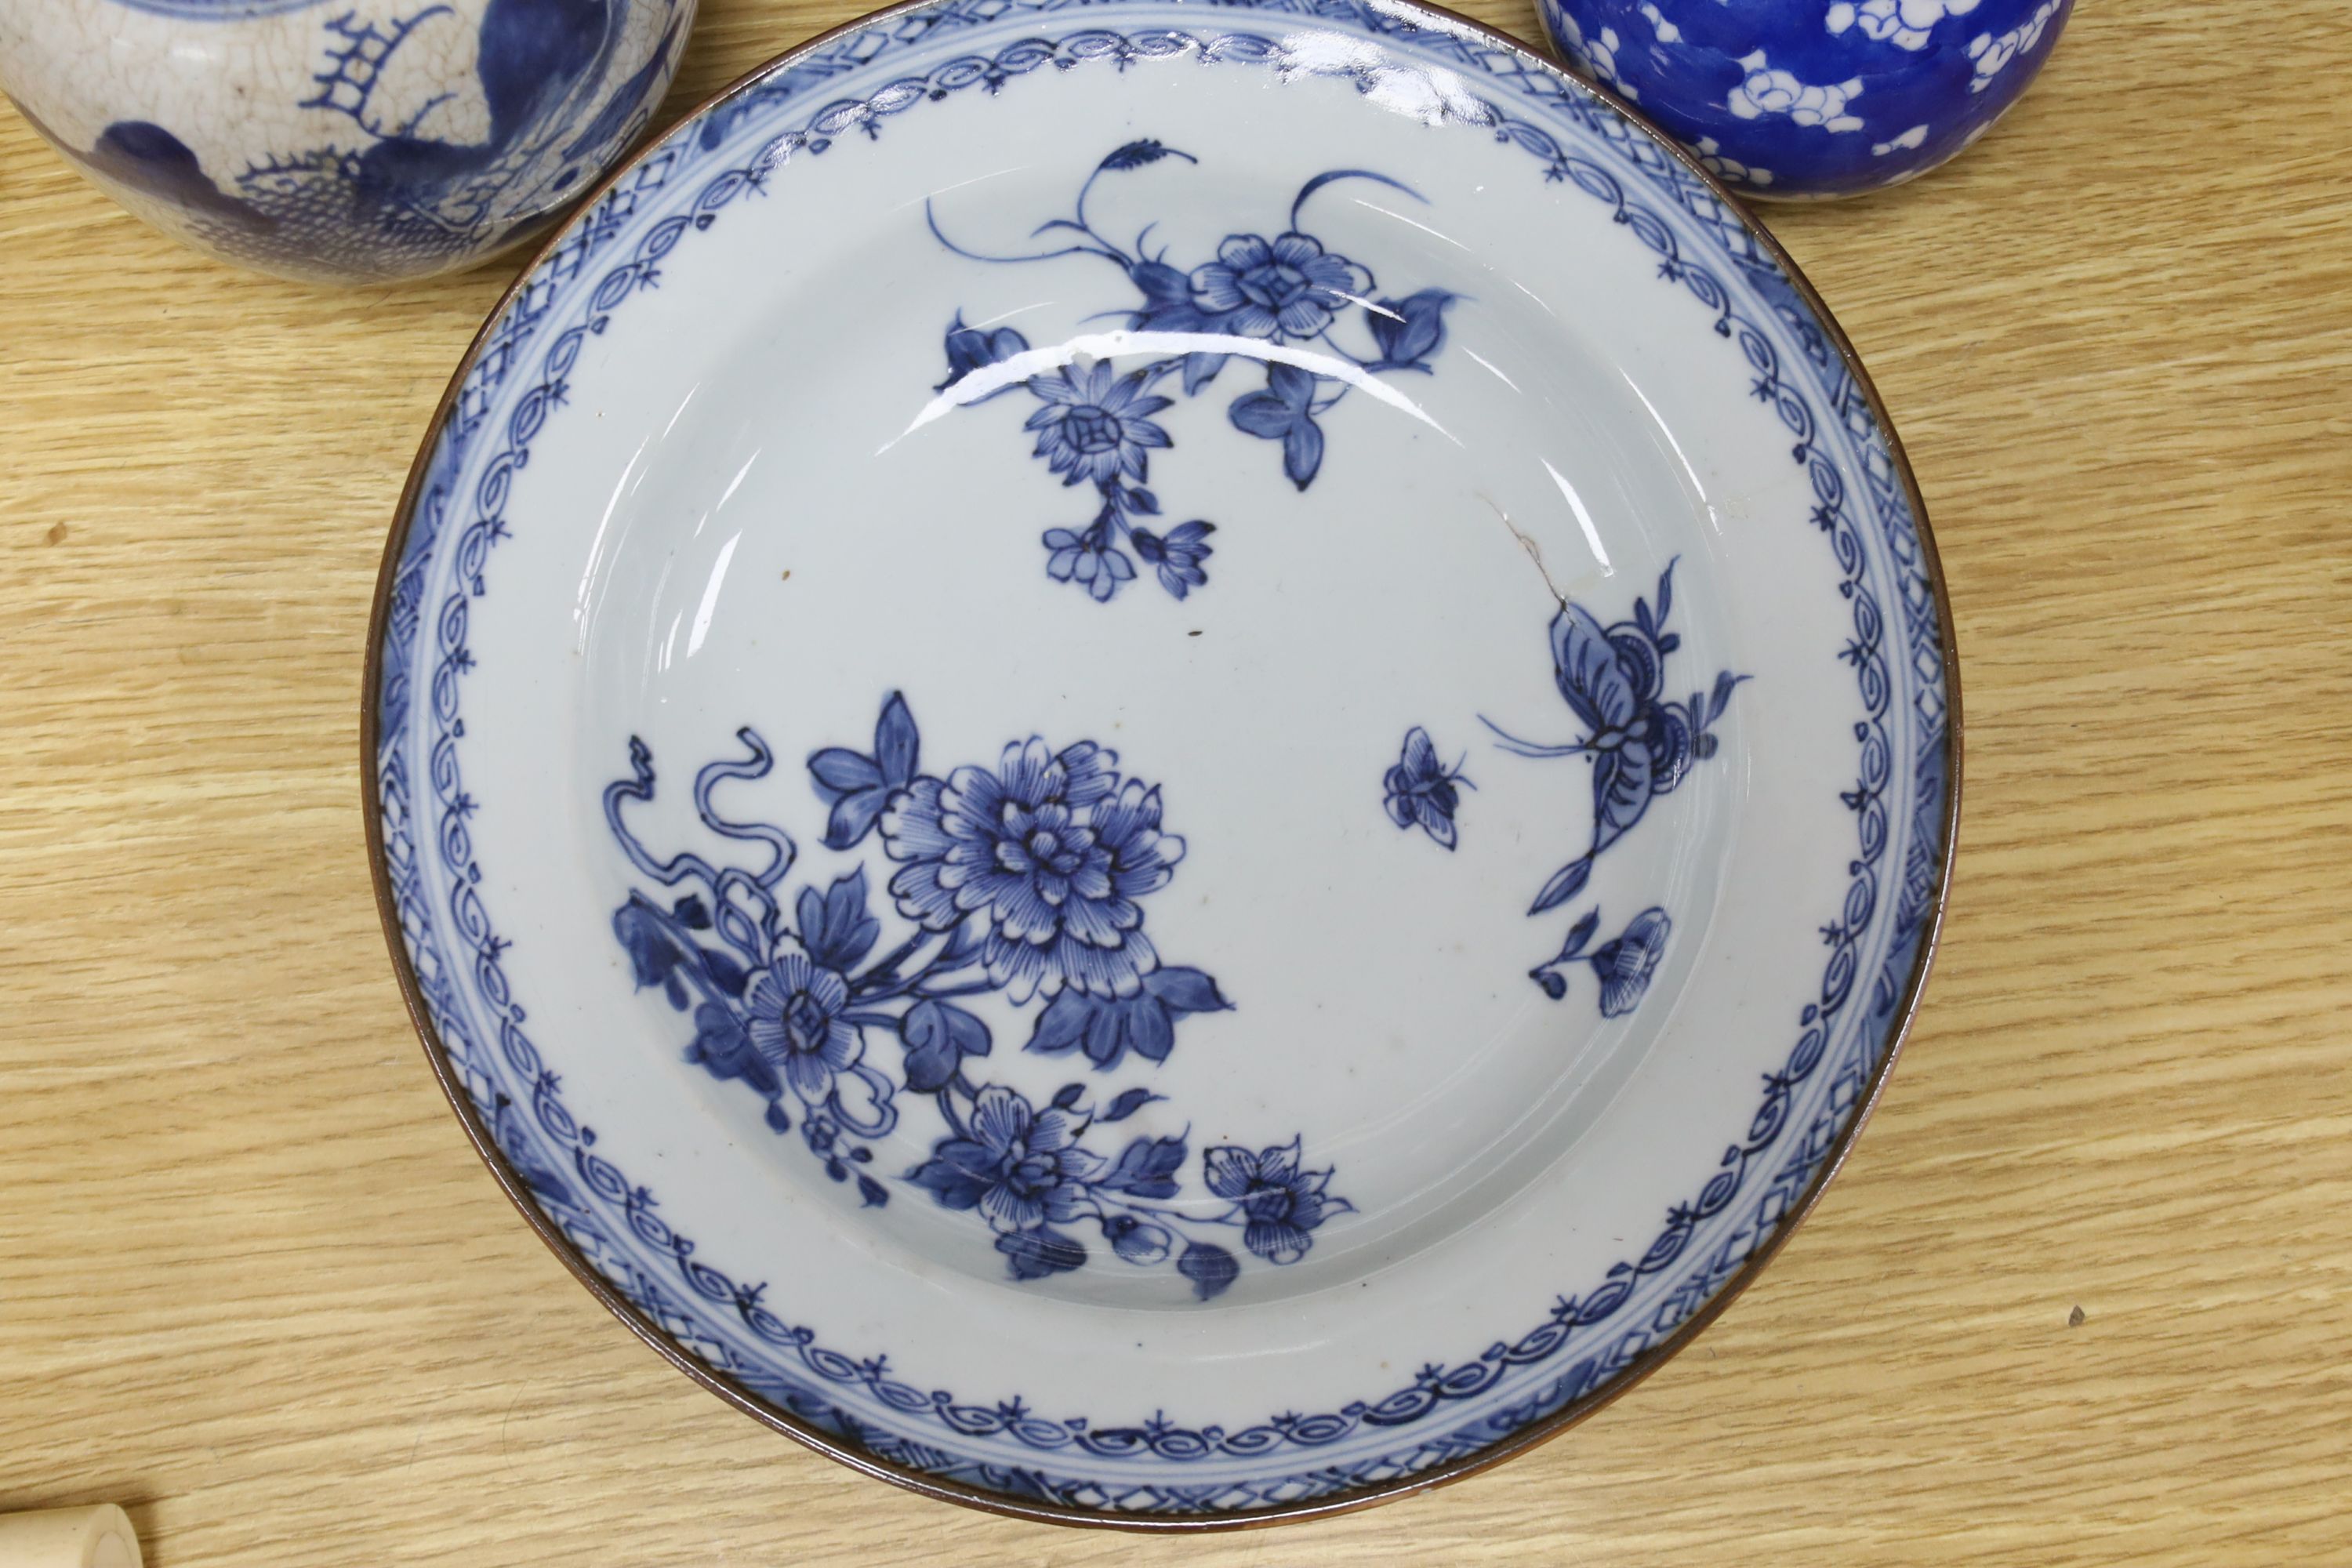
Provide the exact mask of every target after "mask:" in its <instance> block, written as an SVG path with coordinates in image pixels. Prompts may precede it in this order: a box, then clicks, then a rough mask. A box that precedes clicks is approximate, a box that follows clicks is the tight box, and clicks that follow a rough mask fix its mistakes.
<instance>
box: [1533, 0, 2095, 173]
mask: <svg viewBox="0 0 2352 1568" xmlns="http://www.w3.org/2000/svg"><path fill="white" fill-rule="evenodd" d="M1538 5H1540V7H1541V9H1542V12H1543V19H1544V26H1545V27H1546V28H1547V29H1549V32H1550V34H1551V37H1552V42H1553V44H1554V45H1556V46H1557V47H1559V51H1560V52H1561V54H1563V55H1564V56H1566V57H1567V58H1568V59H1569V61H1570V63H1571V64H1573V65H1575V66H1577V67H1578V68H1580V69H1581V70H1583V71H1584V72H1585V73H1586V74H1587V75H1589V76H1591V77H1592V78H1594V79H1596V80H1599V81H1601V82H1602V83H1605V84H1606V85H1608V86H1610V87H1612V88H1614V89H1617V90H1618V91H1619V92H1621V93H1622V94H1623V95H1624V96H1625V97H1626V98H1628V99H1631V100H1633V102H1634V103H1635V104H1636V105H1637V106H1638V107H1639V108H1640V109H1641V110H1643V113H1645V114H1647V115H1649V116H1650V118H1651V119H1653V120H1654V121H1657V122H1658V124H1659V125H1660V126H1662V127H1663V128H1664V129H1665V130H1666V131H1667V132H1670V133H1672V134H1673V135H1674V136H1675V137H1676V138H1678V139H1679V140H1681V141H1682V142H1683V143H1684V144H1685V145H1686V146H1688V147H1689V148H1690V149H1691V150H1692V151H1693V152H1694V153H1696V154H1697V155H1698V157H1699V160H1700V162H1702V163H1705V164H1706V166H1707V167H1708V168H1709V169H1711V170H1713V171H1714V172H1715V173H1716V174H1717V175H1718V176H1720V177H1721V178H1722V180H1723V181H1724V183H1725V184H1728V185H1730V186H1731V187H1732V188H1733V189H1734V190H1736V191H1738V192H1740V193H1741V194H1742V195H1750V196H1772V197H1821V196H1843V195H1856V194H1858V193H1860V192H1863V191H1870V190H1876V189H1878V188H1879V187H1880V186H1883V185H1891V184H1895V183H1896V182H1898V181H1902V180H1907V179H1910V178H1911V177H1912V176H1914V175H1916V174H1926V173H1927V171H1928V170H1930V169H1932V168H1934V167H1935V166H1936V165H1937V164H1938V163H1942V162H1944V160H1946V159H1947V158H1949V157H1951V156H1952V155H1953V154H1954V153H1958V152H1959V151H1960V150H1961V149H1962V148H1964V147H1966V146H1968V145H1969V143H1970V142H1974V141H1975V140H1976V139H1977V138H1978V137H1979V136H1981V135H1983V134H1984V133H1985V132H1987V131H1989V130H1990V129H1991V128H1992V123H1993V121H1996V120H1998V119H2000V116H2001V113H2002V112H2003V111H2004V110H2007V109H2008V108H2009V106H2010V105H2011V104H2012V103H2014V102H2016V101H2017V99H2018V97H2019V95H2020V94H2021V93H2022V92H2024V90H2025V88H2026V84H2027V83H2029V82H2031V81H2032V79H2033V77H2034V74H2035V73H2036V72H2038V71H2039V70H2041V68H2042V62H2043V61H2044V60H2046V59H2048V58H2049V57H2050V51H2051V49H2052V48H2053V47H2054V46H2055V45H2056V43H2057V41H2058V34H2059V31H2060V30H2061V29H2062V28H2063V27H2064V26H2065V25H2066V16H2067V14H2068V12H2069V11H2071V10H2072V9H2073V6H2074V0H1538Z"/></svg>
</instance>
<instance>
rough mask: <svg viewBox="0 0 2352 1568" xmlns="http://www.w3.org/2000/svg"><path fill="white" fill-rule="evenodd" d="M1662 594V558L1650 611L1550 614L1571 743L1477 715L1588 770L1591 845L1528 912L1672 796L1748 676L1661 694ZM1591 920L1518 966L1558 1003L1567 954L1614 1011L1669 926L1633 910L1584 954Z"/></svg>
mask: <svg viewBox="0 0 2352 1568" xmlns="http://www.w3.org/2000/svg"><path fill="white" fill-rule="evenodd" d="M1674 591H1675V563H1674V562H1668V563H1666V569H1665V571H1664V572H1663V573H1662V574H1659V577H1658V602H1657V605H1656V607H1655V608H1652V606H1651V605H1650V603H1649V601H1648V600H1646V599H1641V598H1637V599H1635V600H1634V601H1633V618H1632V619H1630V620H1623V621H1615V622H1612V623H1611V624H1609V625H1607V626H1603V625H1602V624H1601V621H1600V619H1599V618H1598V617H1597V616H1594V615H1593V614H1592V612H1591V611H1590V610H1588V609H1586V608H1585V607H1584V606H1583V605H1578V604H1573V603H1566V604H1563V605H1561V606H1560V608H1559V614H1558V615H1556V616H1553V617H1552V623H1551V655H1552V670H1553V680H1554V683H1555V684H1556V685H1557V686H1558V687H1559V694H1560V696H1561V697H1562V698H1563V699H1564V700H1566V701H1567V703H1568V706H1569V709H1570V711H1571V712H1573V713H1574V714H1575V715H1576V717H1577V718H1578V720H1580V721H1581V722H1582V723H1583V725H1584V727H1585V733H1584V734H1583V735H1582V736H1580V737H1579V738H1578V739H1577V740H1574V741H1571V742H1565V743H1562V744H1557V745H1554V744H1545V743H1539V742H1532V741H1523V740H1521V739H1519V738H1518V737H1517V736H1516V735H1513V734H1511V733H1510V732H1509V731H1506V730H1504V729H1502V728H1501V727H1500V726H1498V725H1496V723H1495V722H1494V721H1492V720H1490V719H1487V718H1486V716H1485V715H1483V714H1482V715H1480V716H1479V721H1480V722H1481V723H1483V724H1485V725H1486V727H1487V728H1488V729H1489V730H1492V731H1494V732H1495V733H1496V735H1497V736H1499V737H1500V738H1501V742H1502V743H1501V746H1500V749H1501V750H1503V751H1506V752H1510V753H1511V754H1512V755H1514V756H1520V757H1537V758H1556V757H1580V758H1582V759H1583V760H1584V762H1585V763H1586V764H1587V765H1588V766H1590V767H1591V769H1592V838H1591V844H1590V845H1589V846H1588V847H1586V849H1585V851H1584V853H1583V854H1581V855H1579V856H1578V857H1577V858H1575V859H1573V860H1570V862H1569V863H1568V864H1567V865H1565V866H1562V867H1561V868H1559V870H1557V871H1555V872H1553V873H1552V875H1551V878H1550V879H1549V880H1548V881H1546V882H1545V883H1544V885H1543V888H1542V889H1541V890H1539V891H1538V893H1537V894H1536V899H1535V903H1534V905H1533V906H1532V907H1531V908H1529V910H1528V914H1530V915H1539V914H1542V913H1543V912H1544V911H1546V910H1551V909H1556V908H1558V907H1559V905H1561V904H1564V903H1566V902H1567V901H1568V900H1570V899H1573V898H1574V897H1576V896H1577V894H1579V893H1580V892H1582V891H1583V890H1584V886H1585V884H1586V882H1588V881H1589V880H1591V876H1592V867H1593V863H1594V862H1595V861H1596V860H1598V859H1599V858H1601V853H1602V852H1603V851H1605V850H1606V849H1608V848H1609V847H1610V846H1611V845H1612V844H1615V843H1616V842H1617V841H1618V840H1619V839H1621V838H1622V837H1625V835H1626V834H1628V833H1630V832H1632V831H1633V827H1634V826H1635V825H1636V824H1638V823H1639V822H1640V821H1641V820H1642V818H1643V815H1644V814H1646V813H1647V812H1648V810H1649V809H1650V803H1651V802H1652V801H1653V800H1655V799H1657V798H1658V797H1660V796H1662V795H1671V794H1673V793H1674V791H1675V789H1676V788H1677V787H1678V786H1679V785H1680V784H1682V782H1683V780H1684V779H1685V778H1687V777H1688V776H1689V775H1690V770H1691V768H1692V766H1693V765H1694V764H1695V763H1699V762H1703V761H1705V760H1706V759H1707V758H1709V757H1712V756H1714V755H1715V753H1716V749H1717V742H1716V736H1715V734H1714V733H1713V731H1712V729H1711V726H1713V725H1714V724H1715V723H1716V721H1718V720H1720V719H1721V718H1722V717H1723V715H1724V711H1725V710H1727V708H1728V707H1729V706H1730V704H1731V694H1732V692H1733V690H1734V689H1737V688H1738V685H1739V683H1740V682H1741V681H1743V680H1746V679H1748V677H1746V676H1744V675H1734V674H1732V673H1731V671H1729V670H1724V671H1721V672H1720V673H1718V674H1717V676H1716V678H1715V688H1714V690H1713V691H1712V692H1711V693H1710V692H1706V691H1694V692H1692V693H1691V694H1690V697H1689V700H1687V701H1667V700H1664V690H1665V679H1666V659H1667V658H1668V656H1670V655H1671V654H1673V653H1674V652H1675V649H1676V648H1678V647H1681V646H1682V637H1680V636H1679V635H1678V634H1676V633H1675V632H1671V631H1668V630H1667V629H1666V617H1667V616H1668V614H1669V612H1670V611H1671V610H1672V609H1673V607H1674ZM1600 924H1601V912H1600V910H1597V909H1596V910H1592V911H1591V912H1590V913H1589V914H1587V915H1586V916H1585V917H1584V918H1583V919H1581V920H1580V921H1577V922H1576V924H1575V925H1574V926H1573V927H1571V928H1570V931H1569V933H1568V940H1567V941H1566V942H1564V943H1563V944H1562V945H1561V947H1560V951H1559V955H1558V956H1557V957H1555V958H1553V959H1551V960H1549V962H1547V963H1542V964H1539V965H1538V966H1537V967H1536V968H1534V969H1531V970H1529V971H1528V976H1529V978H1531V979H1533V980H1534V981H1535V982H1536V984H1538V985H1540V986H1542V987H1543V989H1544V993H1545V994H1547V995H1549V996H1550V997H1551V998H1552V1000H1554V1001H1558V1000H1559V999H1560V998H1561V997H1563V996H1565V995H1566V994H1568V980H1567V977H1566V976H1565V975H1564V974H1563V973H1561V971H1562V970H1563V969H1565V968H1566V967H1567V966H1568V965H1569V964H1570V963H1574V962H1576V961H1578V960H1579V959H1582V960H1583V961H1585V962H1587V963H1591V965H1592V966H1593V969H1594V971H1595V973H1597V974H1598V975H1599V976H1600V979H1601V1012H1602V1014H1603V1015H1604V1016H1610V1017H1615V1016H1620V1015H1622V1014H1624V1013H1628V1012H1631V1011H1632V1010H1633V1006H1634V1005H1635V1004H1636V1003H1638V1002H1639V1001H1640V1000H1641V996H1642V993H1643V991H1644V990H1645V989H1647V987H1648V985H1649V983H1650V975H1651V973H1652V972H1653V971H1654V970H1655V969H1656V968H1657V964H1658V960H1659V958H1660V957H1661V956H1662V955H1663V954H1664V951H1665V942H1666V937H1667V934H1668V932H1669V931H1671V930H1672V922H1671V921H1669V920H1668V919H1667V917H1666V913H1665V911H1664V910H1661V909H1656V908H1652V909H1648V910H1643V912H1642V913H1641V914H1639V915H1636V916H1635V917H1634V918H1633V921H1632V923H1631V924H1629V925H1628V926H1627V927H1626V928H1625V930H1624V931H1623V932H1622V934H1621V935H1619V936H1617V937H1616V938H1614V939H1612V941H1610V942H1606V943H1604V944H1602V946H1601V948H1599V949H1597V950H1594V951H1592V952H1587V951H1586V949H1587V945H1588V944H1589V943H1590V942H1591V940H1592V938H1593V936H1594V935H1595V934H1596V933H1597V932H1598V931H1599V930H1600Z"/></svg>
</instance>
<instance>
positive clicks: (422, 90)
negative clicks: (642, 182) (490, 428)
mask: <svg viewBox="0 0 2352 1568" xmlns="http://www.w3.org/2000/svg"><path fill="white" fill-rule="evenodd" d="M694 7H695V0H10V3H9V4H6V5H0V88H5V90H6V91H7V94H8V96H9V97H10V98H11V99H13V100H15V101H16V106H17V108H18V110H20V111H21V112H22V113H23V114H24V116H25V118H26V121H28V122H29V123H30V124H31V125H32V127H33V128H34V129H35V130H36V131H37V132H40V133H41V134H42V135H43V136H44V137H46V138H47V140H48V141H49V142H51V143H52V144H53V145H54V146H56V147H57V149H58V151H59V152H60V153H64V154H65V155H66V157H67V158H68V160H70V161H71V162H72V163H73V164H74V165H75V167H77V168H78V169H79V170H80V171H81V172H82V173H83V174H85V175H87V176H89V179H90V181H91V182H92V183H93V184H96V185H98V186H99V187H100V189H101V190H104V191H105V192H106V193H107V194H108V195H111V196H113V197H114V198H115V199H116V200H118V201H120V202H121V204H122V205H124V206H126V207H128V208H130V209H131V211H132V212H133V213H136V214H137V215H138V216H141V217H142V218H144V219H146V220H147V221H148V222H149V223H152V224H153V225H154V226H156V227H158V228H160V229H162V230H163V231H164V232H165V233H167V234H170V235H173V236H174V237H177V238H180V239H183V240H184V241H186V242H187V243H188V244H190V245H193V246H194V247H196V248H197V249H199V250H204V251H208V252H210V253H211V254H213V255H215V256H218V257H220V258H224V259H226V260H228V261H233V262H236V263H239V264H241V265H244V266H248V267H254V268H259V269H261V270H263V271H265V272H273V273H278V274H280V275H282V276H286V277H289V278H296V279H304V280H309V281H320V282H334V283H362V282H380V281H383V280H387V279H401V278H412V277H419V276H423V275H425V274H428V273H434V272H443V271H447V270H449V269H451V268H457V267H463V266H467V265H468V264H470V263H472V262H476V261H479V260H481V259H482V258H485V257H488V256H489V255H491V254H493V253H494V252H496V251H498V250H500V249H503V248H505V247H507V246H509V245H512V244H514V243H515V242H516V241H518V240H520V239H522V238H525V237H528V236H530V234H532V233H533V232H535V231H537V230H539V229H541V228H542V227H544V226H545V223H546V221H547V219H548V218H549V217H550V216H551V215H553V214H554V213H555V212H557V211H558V210H560V209H561V208H562V206H563V205H565V204H567V203H569V202H572V201H576V200H577V199H578V198H579V197H580V196H581V195H583V193H585V192H586V191H588V190H589V189H591V188H592V187H593V186H594V185H595V184H596V183H597V181H598V179H599V178H600V177H601V176H602V175H603V174H604V171H605V170H606V169H607V168H609V167H610V166H611V165H612V164H613V163H614V161H615V160H617V159H618V158H619V157H620V156H621V154H622V153H625V152H626V151H628V149H629V147H630V145H631V143H633V142H635V140H636V138H637V137H638V136H639V134H641V133H642V132H644V131H645V129H646V125H647V124H648V122H649V121H651V119H652V117H653V112H654V110H655V108H656V105H658V104H659V103H660V101H661V96H662V94H663V92H664V91H666V90H667V89H668V87H669V81H670V77H671V74H672V73H673V72H674V71H675V70H676V68H677V59H678V56H679V53H680V52H681V51H682V50H683V49H684V48H685V47H686V39H687V34H688V31H689V30H690V29H691V28H692V26H693V25H694Z"/></svg>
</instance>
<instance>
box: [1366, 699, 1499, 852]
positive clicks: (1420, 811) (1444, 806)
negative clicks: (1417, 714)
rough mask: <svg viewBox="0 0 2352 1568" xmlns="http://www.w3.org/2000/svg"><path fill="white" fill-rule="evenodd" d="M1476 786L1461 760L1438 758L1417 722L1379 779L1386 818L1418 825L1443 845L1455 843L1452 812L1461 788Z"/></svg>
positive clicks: (1459, 799)
mask: <svg viewBox="0 0 2352 1568" xmlns="http://www.w3.org/2000/svg"><path fill="white" fill-rule="evenodd" d="M1477 787H1478V786H1477V785H1476V784H1472V783H1471V782H1470V781H1469V780H1468V779H1466V778H1465V777H1463V775H1462V767H1461V764H1460V763H1456V764H1455V765H1454V766H1453V767H1451V768H1449V767H1447V766H1446V765H1445V764H1444V763H1442V762H1440V761H1439V760H1438V756H1437V745H1436V742H1433V741H1432V740H1431V739H1430V738H1429V731H1426V730H1424V729H1423V728H1422V727H1421V726H1420V725H1418V724H1416V725H1414V726H1413V727H1412V729H1410V730H1408V731H1405V737H1404V751H1403V753H1402V755H1401V756H1399V757H1398V759H1397V764H1396V766H1394V767H1392V768H1391V769H1390V770H1389V771H1388V773H1387V776H1386V777H1385V778H1383V779H1382V781H1381V788H1382V789H1383V790H1384V791H1385V792H1386V797H1385V799H1384V800H1383V802H1382V804H1383V805H1386V806H1387V807H1388V811H1389V820H1390V821H1391V822H1393V823H1395V824H1396V825H1397V826H1399V827H1403V828H1412V827H1413V826H1419V827H1420V829H1421V830H1422V831H1423V833H1426V834H1428V835H1429V836H1430V837H1432V838H1433V839H1435V840H1436V841H1437V842H1438V843H1439V844H1441V845H1443V846H1444V847H1446V848H1448V849H1451V848H1453V847H1454V843H1455V840H1456V836H1455V833H1454V813H1455V812H1456V811H1458V810H1460V809H1461V806H1462V791H1464V790H1465V789H1476V788H1477Z"/></svg>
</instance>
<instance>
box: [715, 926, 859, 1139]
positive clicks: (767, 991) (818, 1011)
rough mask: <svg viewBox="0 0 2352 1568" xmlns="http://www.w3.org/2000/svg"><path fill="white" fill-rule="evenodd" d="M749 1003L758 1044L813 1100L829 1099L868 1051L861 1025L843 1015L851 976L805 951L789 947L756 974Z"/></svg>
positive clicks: (816, 1102)
mask: <svg viewBox="0 0 2352 1568" xmlns="http://www.w3.org/2000/svg"><path fill="white" fill-rule="evenodd" d="M743 1005H744V1008H745V1010H746V1011H747V1012H749V1013H750V1015H751V1018H750V1021H749V1022H748V1023H747V1024H746V1025H745V1026H744V1032H745V1033H746V1034H747V1035H748V1036H749V1037H751V1047H752V1048H753V1049H754V1050H756V1051H758V1052H759V1053H760V1055H761V1057H762V1058H765V1059H766V1060H767V1061H768V1062H770V1063H771V1064H772V1065H773V1066H774V1067H775V1068H777V1069H778V1070H779V1071H780V1072H781V1073H782V1075H783V1079H784V1081H785V1082H786V1083H788V1084H790V1085H792V1088H793V1093H795V1094H797V1095H799V1096H800V1097H801V1099H802V1100H805V1101H806V1102H808V1103H809V1104H811V1105H822V1104H824V1102H825V1100H827V1099H829V1098H830V1097H831V1096H832V1094H833V1089H834V1082H835V1079H836V1078H837V1077H838V1076H839V1075H840V1074H842V1073H845V1072H847V1071H848V1070H849V1069H850V1068H854V1067H856V1065H857V1059H858V1058H859V1057H861V1056H863V1055H864V1054H865V1049H866V1047H865V1040H864V1037H862V1036H861V1035H860V1034H859V1033H858V1030H857V1026H856V1025H855V1024H852V1023H850V1022H848V1021H847V1020H846V1019H845V1018H844V1017H842V1016H841V1015H842V1013H843V1012H844V1011H845V1009H846V1008H847V1007H848V1005H849V982H848V981H846V980H845V979H844V978H842V976H841V974H840V973H839V972H838V971H836V970H831V969H824V968H820V967H819V966H818V965H817V964H815V963H812V962H810V960H809V959H808V957H807V956H806V955H805V954H803V953H798V952H789V953H785V954H783V955H782V956H781V957H779V958H778V959H777V960H776V961H775V962H774V963H772V964H770V965H769V966H768V967H767V968H766V969H764V970H762V971H761V973H758V974H757V975H754V976H753V977H752V980H751V988H750V989H749V990H748V991H747V992H746V993H745V994H744V997H743Z"/></svg>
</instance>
